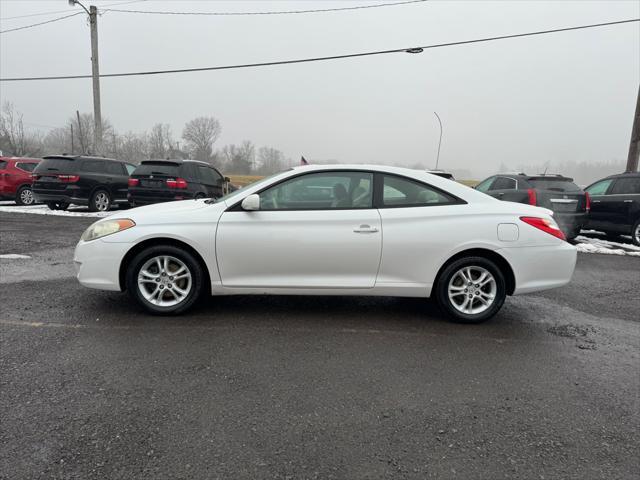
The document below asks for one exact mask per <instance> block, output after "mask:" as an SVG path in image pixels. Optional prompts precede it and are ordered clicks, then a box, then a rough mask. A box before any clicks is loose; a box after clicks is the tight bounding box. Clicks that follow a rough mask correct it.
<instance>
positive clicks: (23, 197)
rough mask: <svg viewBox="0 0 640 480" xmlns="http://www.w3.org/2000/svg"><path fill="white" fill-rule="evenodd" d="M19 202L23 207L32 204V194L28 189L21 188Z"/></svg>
mask: <svg viewBox="0 0 640 480" xmlns="http://www.w3.org/2000/svg"><path fill="white" fill-rule="evenodd" d="M20 201H21V202H22V204H23V205H31V204H32V203H33V202H34V198H33V192H32V191H31V189H30V188H23V189H22V191H21V192H20Z"/></svg>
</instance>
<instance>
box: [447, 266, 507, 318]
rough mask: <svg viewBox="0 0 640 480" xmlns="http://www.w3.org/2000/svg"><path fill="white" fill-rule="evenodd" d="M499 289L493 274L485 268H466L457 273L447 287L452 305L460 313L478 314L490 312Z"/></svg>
mask: <svg viewBox="0 0 640 480" xmlns="http://www.w3.org/2000/svg"><path fill="white" fill-rule="evenodd" d="M497 291H498V287H497V284H496V279H495V278H494V277H493V275H492V274H491V272H489V270H487V269H486V268H483V267H478V266H465V267H462V268H461V269H460V270H458V271H457V272H455V273H454V274H453V276H452V277H451V280H450V281H449V285H448V286H447V293H448V295H449V301H450V302H451V305H452V306H453V307H454V308H455V309H456V310H458V311H459V312H462V313H466V314H478V313H483V312H485V311H486V310H488V309H489V308H490V307H491V305H493V302H494V301H495V298H496V293H497Z"/></svg>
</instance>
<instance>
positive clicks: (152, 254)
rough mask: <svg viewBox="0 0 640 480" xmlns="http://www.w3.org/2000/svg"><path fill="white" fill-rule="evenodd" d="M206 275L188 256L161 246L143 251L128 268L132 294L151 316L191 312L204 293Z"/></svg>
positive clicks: (196, 262)
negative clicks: (188, 310) (191, 308)
mask: <svg viewBox="0 0 640 480" xmlns="http://www.w3.org/2000/svg"><path fill="white" fill-rule="evenodd" d="M204 278H205V276H204V272H203V269H202V267H201V266H200V263H199V262H198V261H197V260H196V259H195V258H194V257H193V255H191V254H190V253H189V252H187V251H185V250H183V249H180V248H177V247H174V246H171V245H158V246H153V247H150V248H148V249H146V250H143V251H142V252H140V253H139V254H138V255H136V256H135V258H134V259H133V260H132V261H131V263H130V264H129V267H128V269H127V273H126V286H127V290H128V292H129V294H130V295H131V296H132V297H133V299H134V300H136V301H137V302H138V303H139V304H140V305H141V306H142V307H143V308H145V309H146V310H147V311H148V312H150V313H153V314H156V315H170V314H179V313H182V312H184V311H186V310H187V309H189V308H190V307H191V306H192V305H193V303H194V302H195V301H196V300H197V299H198V297H199V296H200V295H201V293H202V291H203V285H204Z"/></svg>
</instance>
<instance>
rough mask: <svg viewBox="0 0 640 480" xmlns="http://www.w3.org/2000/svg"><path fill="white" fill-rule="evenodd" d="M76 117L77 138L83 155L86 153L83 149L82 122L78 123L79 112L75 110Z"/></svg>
mask: <svg viewBox="0 0 640 480" xmlns="http://www.w3.org/2000/svg"><path fill="white" fill-rule="evenodd" d="M76 117H77V118H78V136H79V138H80V148H81V149H82V153H83V154H85V153H87V151H86V150H85V148H84V137H83V136H82V122H80V111H79V110H76Z"/></svg>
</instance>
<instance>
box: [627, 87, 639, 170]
mask: <svg viewBox="0 0 640 480" xmlns="http://www.w3.org/2000/svg"><path fill="white" fill-rule="evenodd" d="M638 157H640V87H638V99H637V100H636V115H635V117H633V127H631V141H630V142H629V156H628V157H627V172H637V171H638Z"/></svg>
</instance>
